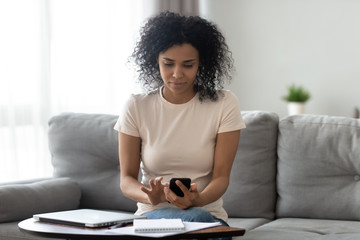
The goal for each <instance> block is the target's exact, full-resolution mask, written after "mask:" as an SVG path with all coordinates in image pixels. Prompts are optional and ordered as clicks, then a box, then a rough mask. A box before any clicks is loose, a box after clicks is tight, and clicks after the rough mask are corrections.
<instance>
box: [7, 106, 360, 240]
mask: <svg viewBox="0 0 360 240" xmlns="http://www.w3.org/2000/svg"><path fill="white" fill-rule="evenodd" d="M242 114H243V118H244V120H245V122H246V124H247V128H246V129H244V130H243V131H242V132H241V139H240V143H239V148H238V152H237V155H236V159H235V162H234V165H233V169H232V172H231V183H230V186H229V188H228V190H227V192H226V194H225V195H224V207H225V208H226V210H227V212H228V214H229V217H230V219H229V224H230V225H231V226H235V227H242V228H245V229H246V234H245V235H244V236H243V237H237V238H236V239H244V240H245V239H246V240H255V239H256V240H262V239H269V240H270V239H271V240H304V239H334V240H335V239H336V240H339V239H340V240H343V239H344V240H345V239H351V240H355V239H356V240H358V239H360V120H357V119H351V118H344V117H330V116H317V115H297V116H291V117H286V118H283V119H281V120H280V121H279V117H278V116H277V115H276V114H274V113H270V112H264V111H248V112H242ZM116 120H117V116H114V115H104V114H79V113H64V114H61V115H59V116H55V117H53V118H52V119H51V120H50V122H49V147H50V152H51V155H52V164H53V166H54V177H53V178H49V179H35V180H30V181H25V182H24V181H23V182H15V183H2V184H0V239H1V240H13V239H14V240H15V239H35V238H36V237H33V236H30V235H27V234H24V233H22V232H21V231H19V229H18V227H17V224H18V222H19V221H21V220H23V219H26V218H29V217H31V216H32V214H34V213H40V212H49V211H59V210H66V209H76V208H94V209H111V210H119V211H128V212H133V211H135V209H136V204H135V203H134V202H133V201H131V200H129V199H127V198H126V197H125V196H123V195H122V193H121V191H120V189H119V181H120V173H119V164H118V150H117V144H118V143H117V132H116V131H114V130H113V126H114V124H115V122H116Z"/></svg>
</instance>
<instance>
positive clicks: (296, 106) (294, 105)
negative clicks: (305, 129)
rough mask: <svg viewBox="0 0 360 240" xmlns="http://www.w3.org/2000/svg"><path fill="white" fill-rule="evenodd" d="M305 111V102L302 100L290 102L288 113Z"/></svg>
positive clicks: (293, 113)
mask: <svg viewBox="0 0 360 240" xmlns="http://www.w3.org/2000/svg"><path fill="white" fill-rule="evenodd" d="M304 112H305V103H302V102H288V114H289V115H296V114H303V113H304Z"/></svg>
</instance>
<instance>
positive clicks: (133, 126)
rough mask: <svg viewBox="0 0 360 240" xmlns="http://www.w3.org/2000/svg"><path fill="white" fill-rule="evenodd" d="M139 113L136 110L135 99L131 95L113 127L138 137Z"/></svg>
mask: <svg viewBox="0 0 360 240" xmlns="http://www.w3.org/2000/svg"><path fill="white" fill-rule="evenodd" d="M138 126H139V114H138V112H137V106H136V99H135V96H134V95H131V96H130V98H129V99H128V101H127V103H126V104H125V106H124V109H123V111H122V113H121V114H120V116H119V119H118V120H117V122H116V124H115V126H114V129H115V130H117V131H119V132H122V133H125V134H127V135H130V136H134V137H140V133H139V128H138Z"/></svg>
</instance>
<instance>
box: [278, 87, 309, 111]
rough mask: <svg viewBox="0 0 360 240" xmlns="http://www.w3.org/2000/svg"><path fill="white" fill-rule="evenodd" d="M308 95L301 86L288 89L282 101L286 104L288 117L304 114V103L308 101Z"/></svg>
mask: <svg viewBox="0 0 360 240" xmlns="http://www.w3.org/2000/svg"><path fill="white" fill-rule="evenodd" d="M310 96H311V95H310V93H309V92H308V91H307V90H306V89H304V88H303V87H301V86H296V85H295V84H293V85H291V86H289V87H288V93H287V95H285V96H283V100H285V101H286V102H287V103H288V113H289V115H295V114H302V113H304V112H305V103H306V102H307V101H308V100H309V99H310Z"/></svg>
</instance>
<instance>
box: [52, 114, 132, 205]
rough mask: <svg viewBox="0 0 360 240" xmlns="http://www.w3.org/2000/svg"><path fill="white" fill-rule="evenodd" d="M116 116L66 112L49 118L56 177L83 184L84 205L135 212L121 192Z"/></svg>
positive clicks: (81, 202)
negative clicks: (115, 126) (115, 127)
mask: <svg viewBox="0 0 360 240" xmlns="http://www.w3.org/2000/svg"><path fill="white" fill-rule="evenodd" d="M117 118H118V117H117V116H115V115H106V114H81V113H64V114H61V115H58V116H55V117H53V118H51V119H50V121H49V133H48V136H49V148H50V153H51V156H52V164H53V167H54V176H55V177H70V178H71V179H74V180H75V181H77V182H78V183H79V185H80V187H81V192H82V196H81V201H80V207H81V208H95V209H113V210H122V211H135V210H136V203H135V202H134V201H132V200H130V199H128V198H127V197H125V196H124V195H123V194H122V192H121V191H120V170H119V162H118V159H119V158H118V140H117V132H116V131H115V130H114V129H113V127H114V125H115V123H116V121H117Z"/></svg>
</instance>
